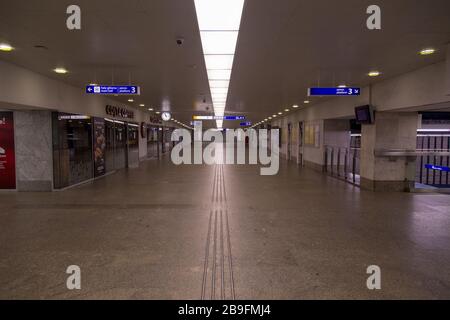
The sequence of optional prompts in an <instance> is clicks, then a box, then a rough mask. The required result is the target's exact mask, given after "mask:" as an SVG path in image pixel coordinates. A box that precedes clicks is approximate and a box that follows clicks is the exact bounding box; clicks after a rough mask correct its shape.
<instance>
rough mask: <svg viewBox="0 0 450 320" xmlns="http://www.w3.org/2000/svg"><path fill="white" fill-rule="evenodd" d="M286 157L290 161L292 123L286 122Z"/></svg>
mask: <svg viewBox="0 0 450 320" xmlns="http://www.w3.org/2000/svg"><path fill="white" fill-rule="evenodd" d="M287 138H288V139H287V159H288V161H291V155H292V124H291V123H288V137H287Z"/></svg>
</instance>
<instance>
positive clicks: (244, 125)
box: [241, 122, 252, 127]
mask: <svg viewBox="0 0 450 320" xmlns="http://www.w3.org/2000/svg"><path fill="white" fill-rule="evenodd" d="M251 125H252V123H251V122H241V127H250V126H251Z"/></svg>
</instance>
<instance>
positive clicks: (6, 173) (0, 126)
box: [0, 112, 16, 189]
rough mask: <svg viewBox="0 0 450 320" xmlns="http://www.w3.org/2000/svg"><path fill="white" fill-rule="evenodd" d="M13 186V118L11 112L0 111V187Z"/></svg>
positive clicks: (14, 171) (14, 158) (14, 180)
mask: <svg viewBox="0 0 450 320" xmlns="http://www.w3.org/2000/svg"><path fill="white" fill-rule="evenodd" d="M15 188H16V157H15V152H14V118H13V113H12V112H0V189H15Z"/></svg>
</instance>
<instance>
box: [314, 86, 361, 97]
mask: <svg viewBox="0 0 450 320" xmlns="http://www.w3.org/2000/svg"><path fill="white" fill-rule="evenodd" d="M360 94H361V88H309V89H308V96H359V95H360Z"/></svg>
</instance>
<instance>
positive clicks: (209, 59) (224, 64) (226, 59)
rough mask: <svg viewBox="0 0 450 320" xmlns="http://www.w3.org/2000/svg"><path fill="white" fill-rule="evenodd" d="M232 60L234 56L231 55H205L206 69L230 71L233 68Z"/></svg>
mask: <svg viewBox="0 0 450 320" xmlns="http://www.w3.org/2000/svg"><path fill="white" fill-rule="evenodd" d="M233 59H234V55H232V54H206V55H205V64H206V69H207V70H214V69H217V70H224V69H228V70H231V68H232V67H233ZM230 74H231V72H230Z"/></svg>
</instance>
